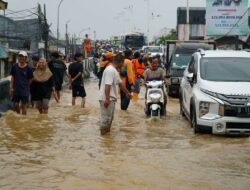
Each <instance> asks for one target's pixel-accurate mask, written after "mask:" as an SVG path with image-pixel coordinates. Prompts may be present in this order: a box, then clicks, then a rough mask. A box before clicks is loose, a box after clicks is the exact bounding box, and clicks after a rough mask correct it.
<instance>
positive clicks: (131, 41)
mask: <svg viewBox="0 0 250 190" xmlns="http://www.w3.org/2000/svg"><path fill="white" fill-rule="evenodd" d="M145 44H146V37H145V35H144V34H143V33H139V32H134V33H128V34H125V35H123V36H122V37H121V47H122V50H126V49H132V50H134V51H136V50H140V49H142V47H143V46H144V45H145Z"/></svg>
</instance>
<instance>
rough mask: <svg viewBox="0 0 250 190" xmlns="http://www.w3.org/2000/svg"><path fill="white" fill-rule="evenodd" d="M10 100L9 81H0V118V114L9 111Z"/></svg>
mask: <svg viewBox="0 0 250 190" xmlns="http://www.w3.org/2000/svg"><path fill="white" fill-rule="evenodd" d="M11 107H12V103H11V100H10V81H9V80H8V79H0V116H1V113H2V112H5V111H7V110H8V109H11Z"/></svg>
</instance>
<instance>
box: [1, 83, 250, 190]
mask: <svg viewBox="0 0 250 190" xmlns="http://www.w3.org/2000/svg"><path fill="white" fill-rule="evenodd" d="M86 89H87V92H88V99H87V104H86V108H84V109H82V108H80V106H76V107H71V106H70V102H71V93H70V91H68V90H66V91H65V92H64V93H63V97H62V101H61V103H59V104H56V103H55V102H54V101H52V103H51V108H50V114H49V115H48V116H41V115H38V114H37V111H36V110H32V109H30V110H29V114H28V116H26V117H23V116H19V115H17V114H15V113H13V112H8V113H6V115H5V117H3V118H1V119H0V168H1V172H0V189H1V190H2V189H3V190H5V189H6V190H9V189H18V190H19V189H20V190H27V189H55V190H56V189H65V190H68V189H73V190H75V189H79V190H82V189H89V190H99V189H100V190H104V189H107V190H112V189H114V190H116V189H117V190H133V189H134V190H138V189H154V190H166V189H170V190H172V189H173V190H188V189H190V190H196V189H197V190H200V189H205V190H206V189H208V190H216V189H218V190H223V189H225V190H235V189H241V190H249V187H250V156H249V155H250V149H249V146H250V139H249V138H225V137H217V136H212V135H194V134H193V133H192V130H191V129H190V128H189V124H188V122H187V121H186V120H185V119H184V118H181V117H180V116H179V114H178V113H179V106H178V100H177V99H171V100H170V102H169V104H168V116H167V117H166V118H163V119H160V120H151V119H147V118H146V117H145V116H144V113H143V99H140V100H139V102H137V103H133V104H131V107H130V108H129V110H128V111H127V112H124V111H120V110H119V105H117V111H116V113H115V120H114V123H113V128H112V132H111V134H109V135H107V136H104V137H101V136H100V135H99V127H98V122H99V107H98V106H99V104H98V101H97V98H98V96H97V93H96V92H97V84H96V83H95V82H90V83H88V84H87V87H86ZM142 97H143V95H142Z"/></svg>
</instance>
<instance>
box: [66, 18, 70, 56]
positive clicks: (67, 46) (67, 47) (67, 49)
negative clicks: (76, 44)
mask: <svg viewBox="0 0 250 190" xmlns="http://www.w3.org/2000/svg"><path fill="white" fill-rule="evenodd" d="M69 22H70V20H68V21H67V22H66V51H65V54H66V58H67V59H68V58H69V34H68V23H69Z"/></svg>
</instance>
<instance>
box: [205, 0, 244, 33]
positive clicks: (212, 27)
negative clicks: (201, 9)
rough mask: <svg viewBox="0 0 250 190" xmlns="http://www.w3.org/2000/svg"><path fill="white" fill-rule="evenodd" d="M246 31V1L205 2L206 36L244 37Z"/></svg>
mask: <svg viewBox="0 0 250 190" xmlns="http://www.w3.org/2000/svg"><path fill="white" fill-rule="evenodd" d="M248 29H249V27H248V0H207V8H206V35H207V36H224V35H227V36H232V35H238V36H246V35H248Z"/></svg>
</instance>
